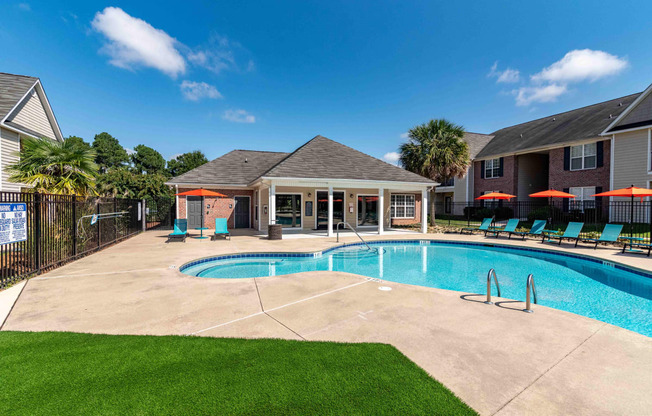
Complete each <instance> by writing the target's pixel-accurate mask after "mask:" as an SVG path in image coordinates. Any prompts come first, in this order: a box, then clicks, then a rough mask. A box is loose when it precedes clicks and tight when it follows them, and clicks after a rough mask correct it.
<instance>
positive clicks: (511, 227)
mask: <svg viewBox="0 0 652 416" xmlns="http://www.w3.org/2000/svg"><path fill="white" fill-rule="evenodd" d="M517 226H518V218H512V219H511V220H509V221H507V224H506V225H505V227H504V228H498V227H489V230H487V232H486V233H485V235H487V234H495V235H496V238H498V236H499V235H500V233H509V237H511V236H512V233H513V232H516V227H517Z"/></svg>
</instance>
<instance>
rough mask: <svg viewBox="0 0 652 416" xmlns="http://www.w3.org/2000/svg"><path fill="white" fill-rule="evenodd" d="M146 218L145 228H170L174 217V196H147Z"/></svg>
mask: <svg viewBox="0 0 652 416" xmlns="http://www.w3.org/2000/svg"><path fill="white" fill-rule="evenodd" d="M145 202H146V206H147V208H146V218H147V225H146V227H147V230H154V229H157V228H171V227H172V224H174V219H175V218H176V205H175V198H174V197H165V196H161V197H154V198H147V199H146V200H145Z"/></svg>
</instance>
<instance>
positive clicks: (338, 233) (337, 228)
mask: <svg viewBox="0 0 652 416" xmlns="http://www.w3.org/2000/svg"><path fill="white" fill-rule="evenodd" d="M342 224H344V226H345V227H349V229H351V231H353V232H354V233H355V235H357V236H358V238H359V239H360V241H362V242H363V243H364V245H365V246H367V249H368V250H369V251H371V247H369V244H367V242H366V241H364V239H363V238H362V237H360V234H358V232H357V231H356V230H355V228H353V227H351V224H349V223H348V222H346V221H341V222H338V223H337V225H336V226H335V231H336V233H337V242H338V243H339V242H340V225H342Z"/></svg>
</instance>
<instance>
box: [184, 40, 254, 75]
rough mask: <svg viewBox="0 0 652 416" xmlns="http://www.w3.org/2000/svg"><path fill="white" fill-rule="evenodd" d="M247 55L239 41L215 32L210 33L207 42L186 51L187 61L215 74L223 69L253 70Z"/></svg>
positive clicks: (252, 62) (252, 64)
mask: <svg viewBox="0 0 652 416" xmlns="http://www.w3.org/2000/svg"><path fill="white" fill-rule="evenodd" d="M249 55H250V54H249V52H248V51H247V50H246V49H245V48H244V47H243V46H242V45H241V44H240V43H238V42H234V41H232V40H230V39H229V38H227V37H226V36H222V35H219V34H217V33H213V34H212V35H211V37H210V38H209V40H208V43H207V44H205V45H203V46H201V47H197V48H193V49H189V50H188V52H187V53H186V56H187V57H188V61H189V62H191V63H192V64H194V65H197V66H200V67H203V68H205V69H207V70H209V71H212V72H214V73H216V74H219V73H220V72H222V71H224V70H231V71H244V72H249V71H253V70H254V68H255V64H254V61H253V60H252V59H251V58H250V56H249ZM238 62H243V64H239V63H238Z"/></svg>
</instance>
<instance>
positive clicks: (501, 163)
mask: <svg viewBox="0 0 652 416" xmlns="http://www.w3.org/2000/svg"><path fill="white" fill-rule="evenodd" d="M503 161H504V158H502V157H501V158H500V168H499V169H498V177H500V178H502V177H503Z"/></svg>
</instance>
